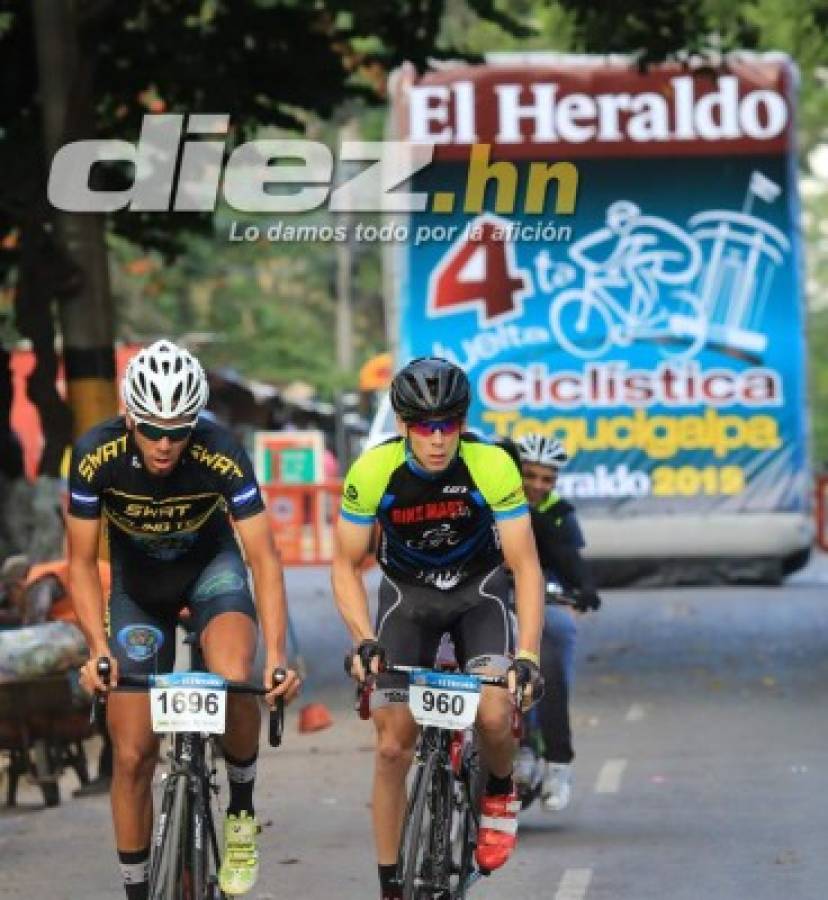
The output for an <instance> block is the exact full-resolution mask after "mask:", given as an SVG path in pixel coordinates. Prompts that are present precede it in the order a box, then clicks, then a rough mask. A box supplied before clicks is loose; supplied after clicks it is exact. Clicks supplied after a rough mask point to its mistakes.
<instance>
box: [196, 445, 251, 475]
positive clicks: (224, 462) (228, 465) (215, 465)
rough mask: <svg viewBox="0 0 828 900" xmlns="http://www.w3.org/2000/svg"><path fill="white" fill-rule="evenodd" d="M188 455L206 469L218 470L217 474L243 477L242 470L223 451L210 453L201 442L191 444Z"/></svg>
mask: <svg viewBox="0 0 828 900" xmlns="http://www.w3.org/2000/svg"><path fill="white" fill-rule="evenodd" d="M190 456H192V458H193V459H194V460H196V462H200V463H201V464H202V465H204V466H206V467H207V468H208V469H212V470H213V471H214V472H218V473H219V475H235V477H236V478H244V472H242V470H241V469H240V468H239V466H238V465H237V463H236V462H235V460H233V459H231V458H230V457H229V456H225V455H224V454H223V453H211V452H210V451H209V450H208V449H207V448H206V447H203V446H202V445H201V444H192V445H191V446H190Z"/></svg>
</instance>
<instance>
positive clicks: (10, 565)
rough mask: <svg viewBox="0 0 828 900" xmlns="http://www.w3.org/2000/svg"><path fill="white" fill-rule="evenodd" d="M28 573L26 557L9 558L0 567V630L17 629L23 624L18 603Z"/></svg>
mask: <svg viewBox="0 0 828 900" xmlns="http://www.w3.org/2000/svg"><path fill="white" fill-rule="evenodd" d="M28 571H29V560H28V557H26V556H22V555H18V556H9V557H8V558H7V559H6V560H5V561H4V563H3V565H2V567H0V629H8V628H19V627H20V626H21V625H22V624H23V612H22V610H21V607H20V603H21V600H22V597H23V590H22V584H23V581H24V580H25V578H26V573H27V572H28Z"/></svg>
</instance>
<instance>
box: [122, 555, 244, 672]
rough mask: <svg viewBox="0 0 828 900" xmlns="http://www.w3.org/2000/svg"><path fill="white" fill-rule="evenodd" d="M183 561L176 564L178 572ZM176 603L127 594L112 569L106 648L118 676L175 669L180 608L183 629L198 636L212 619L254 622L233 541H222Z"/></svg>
mask: <svg viewBox="0 0 828 900" xmlns="http://www.w3.org/2000/svg"><path fill="white" fill-rule="evenodd" d="M182 562H183V561H181V562H179V563H176V564H174V565H175V566H176V567H177V568H178V569H179V570H180V567H181V563H182ZM188 581H189V583H187V584H186V585H185V586H184V588H183V590H182V592H181V595H180V600H179V602H178V603H169V602H166V603H157V602H156V603H152V602H146V601H145V600H143V598H141V597H135V596H133V595H130V594H129V593H127V591H126V589H125V587H124V578H123V573H122V570H121V565H119V564H118V563H117V562H113V565H112V594H111V596H110V600H109V610H108V616H107V634H108V636H109V649H110V652H111V653H112V655H113V657H114V658H115V659H117V660H118V667H119V669H120V671H121V672H128V673H130V674H154V673H158V672H171V671H172V670H173V667H174V665H175V629H176V625H177V624H178V615H179V612H180V611H181V609H182V608H184V607H186V608H188V609H189V610H190V617H189V619H188V620H187V627H188V628H192V629H193V630H194V631H195V633H196V635H197V636H200V635H201V632H202V631H203V630H204V628H205V627H206V626H207V623H208V622H210V620H211V619H213V618H214V617H215V616H217V615H220V614H221V613H225V612H241V613H244V614H245V615H248V616H250V618H251V619H252V620H253V621H254V622H255V621H256V609H255V606H254V604H253V597H252V595H251V593H250V587H249V584H248V580H247V568H246V566H245V565H244V562H243V560H242V558H241V554H240V553H239V551H238V548H237V547H236V544H235V542H233V543H232V544H229V543H226V544H224V545H223V546H222V547H221V548H220V549H219V552H218V553H216V555H215V556H214V557H213V558H212V559H210V560H207V561H206V562H205V563H204V564H203V565H200V566H199V568H198V570H197V571H195V572H194V573H193V574H192V576H191V578H190V579H189V580H188Z"/></svg>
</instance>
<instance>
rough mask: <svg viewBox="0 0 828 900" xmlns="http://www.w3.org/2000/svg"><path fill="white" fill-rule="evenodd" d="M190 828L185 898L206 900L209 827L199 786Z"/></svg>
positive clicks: (193, 802) (193, 805)
mask: <svg viewBox="0 0 828 900" xmlns="http://www.w3.org/2000/svg"><path fill="white" fill-rule="evenodd" d="M189 813H190V815H189V817H188V818H189V828H188V833H187V869H188V874H189V877H188V878H187V879H185V885H186V887H187V892H186V897H185V900H204V898H205V897H206V896H208V895H207V878H208V866H209V858H208V847H207V840H208V836H207V827H206V824H205V813H204V796H203V794H202V792H201V786H199V788H198V791H197V793H196V794H195V796H194V798H193V800H192V802H191V803H190V809H189Z"/></svg>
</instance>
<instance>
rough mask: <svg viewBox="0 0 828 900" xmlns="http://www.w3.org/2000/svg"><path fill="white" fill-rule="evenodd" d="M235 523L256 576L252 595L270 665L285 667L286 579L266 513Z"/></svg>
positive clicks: (249, 563)
mask: <svg viewBox="0 0 828 900" xmlns="http://www.w3.org/2000/svg"><path fill="white" fill-rule="evenodd" d="M233 524H234V526H235V528H236V532H237V533H238V535H239V539H240V540H241V543H242V547H243V548H244V555H245V558H246V559H247V564H248V565H249V566H250V571H251V572H252V573H253V594H254V598H255V601H256V612H257V613H258V615H259V622H260V624H261V628H262V638H263V640H264V643H265V653H266V654H267V659H268V663H269V664H270V665H280V666H283V665H284V663H285V635H286V633H287V602H286V600H285V579H284V573H283V571H282V564H281V562H280V560H279V554H278V551H277V550H276V544H275V543H274V541H273V532H272V531H271V528H270V522H269V521H268V518H267V513H264V512H259V513H256V514H255V515H252V516H248V517H247V518H245V519H239V520H236V521H234V523H233Z"/></svg>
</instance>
